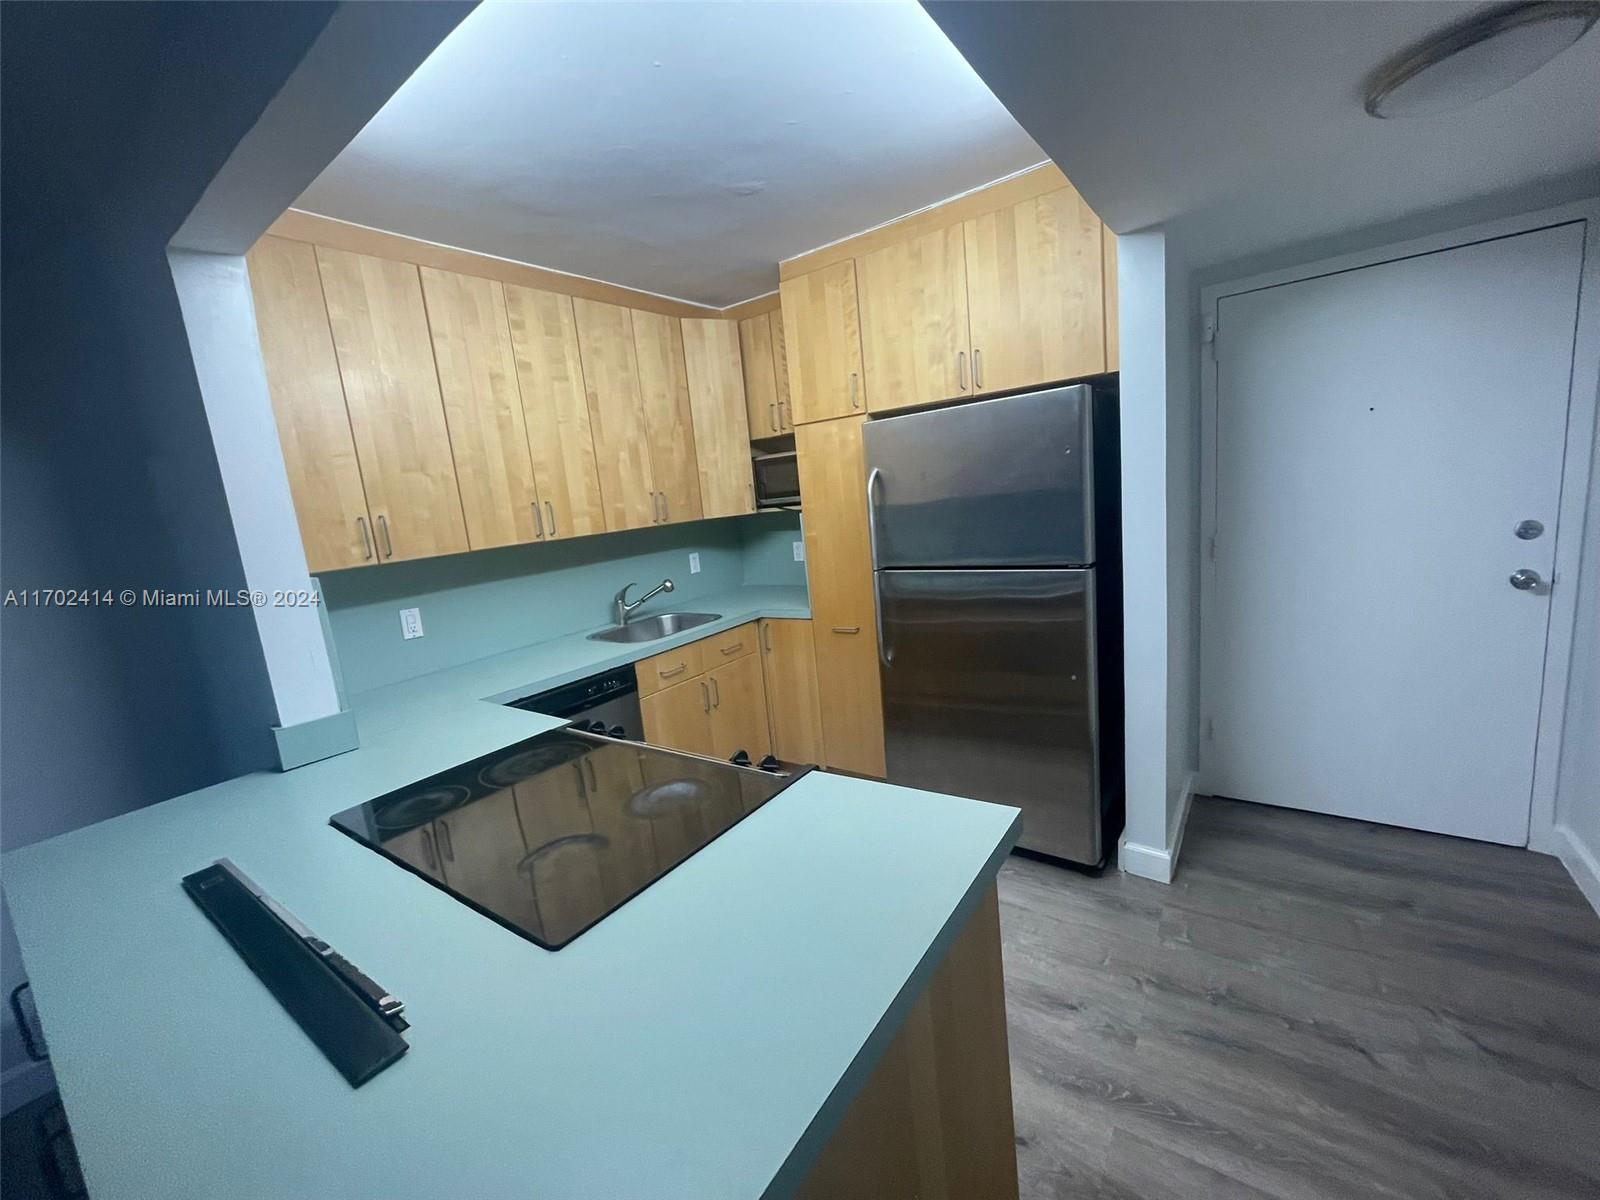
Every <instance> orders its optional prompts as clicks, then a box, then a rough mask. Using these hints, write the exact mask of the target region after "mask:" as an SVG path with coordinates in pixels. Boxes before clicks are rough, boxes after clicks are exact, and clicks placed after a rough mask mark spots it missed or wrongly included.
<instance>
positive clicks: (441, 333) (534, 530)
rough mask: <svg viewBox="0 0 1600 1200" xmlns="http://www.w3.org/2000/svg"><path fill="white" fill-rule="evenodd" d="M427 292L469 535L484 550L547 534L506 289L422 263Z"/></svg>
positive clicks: (451, 445)
mask: <svg viewBox="0 0 1600 1200" xmlns="http://www.w3.org/2000/svg"><path fill="white" fill-rule="evenodd" d="M422 296H423V299H424V301H426V303H427V310H428V328H429V330H430V332H431V333H432V336H433V361H434V363H435V365H436V367H437V369H438V374H439V390H440V392H441V394H442V395H443V397H444V415H445V422H446V424H447V425H448V426H449V429H450V455H451V457H452V458H453V459H454V460H455V466H456V480H457V482H458V483H459V484H460V486H461V507H462V510H463V512H464V513H465V514H466V521H467V541H468V542H469V543H470V544H471V546H472V548H473V549H474V550H487V549H489V548H490V547H493V546H510V545H514V544H516V543H518V542H532V541H536V540H543V538H544V535H545V528H544V526H545V522H544V513H543V511H542V510H541V509H540V508H539V494H538V491H537V490H536V489H535V487H534V479H533V459H532V458H531V457H529V454H528V430H527V424H526V418H525V417H524V415H523V408H522V396H521V393H520V392H519V391H518V388H517V364H516V358H515V356H514V355H513V354H512V351H511V330H510V328H509V327H508V326H507V323H506V301H505V293H504V291H503V290H502V289H501V286H500V284H498V283H496V282H495V281H494V280H492V279H481V278H477V277H475V276H470V275H457V274H455V273H454V272H453V271H439V270H435V269H434V268H432V267H423V268H422Z"/></svg>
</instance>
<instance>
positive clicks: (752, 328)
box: [739, 313, 783, 438]
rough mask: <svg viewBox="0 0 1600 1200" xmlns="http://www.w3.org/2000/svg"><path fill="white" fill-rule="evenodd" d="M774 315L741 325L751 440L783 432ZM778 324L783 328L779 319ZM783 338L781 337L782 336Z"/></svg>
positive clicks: (745, 392)
mask: <svg viewBox="0 0 1600 1200" xmlns="http://www.w3.org/2000/svg"><path fill="white" fill-rule="evenodd" d="M772 316H773V314H771V313H757V314H756V315H755V316H753V317H746V318H745V319H744V320H742V321H740V322H739V363H740V366H741V367H742V368H743V370H744V402H745V411H746V412H747V413H748V414H749V420H750V436H751V437H752V438H764V437H777V436H778V435H779V434H780V433H782V432H783V414H782V413H781V412H780V411H779V409H778V373H777V366H778V360H777V357H776V356H775V355H774V354H773V346H772V326H773V320H772ZM778 324H779V325H780V327H781V325H782V321H781V320H780V321H779V322H778ZM780 336H781V334H780Z"/></svg>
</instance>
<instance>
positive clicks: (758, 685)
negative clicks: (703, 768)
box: [706, 626, 772, 763]
mask: <svg viewBox="0 0 1600 1200" xmlns="http://www.w3.org/2000/svg"><path fill="white" fill-rule="evenodd" d="M750 632H751V636H752V640H754V635H755V632H756V631H755V628H754V626H751V627H750ZM706 680H707V682H709V683H710V685H711V754H712V757H714V758H731V757H732V756H733V755H734V754H737V753H738V752H739V751H740V750H743V751H744V752H745V753H746V754H748V755H749V756H750V761H751V762H753V763H756V762H760V761H761V760H762V759H763V758H765V757H766V756H767V755H769V754H771V753H772V734H771V732H770V731H769V729H768V723H767V686H766V682H765V680H764V679H763V678H762V674H761V658H760V656H759V655H757V654H744V655H741V656H740V657H738V658H735V659H733V660H732V661H731V662H725V663H723V664H722V665H721V666H718V667H713V668H712V669H711V670H710V671H707V672H706Z"/></svg>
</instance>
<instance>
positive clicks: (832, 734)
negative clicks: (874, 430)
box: [794, 417, 883, 776]
mask: <svg viewBox="0 0 1600 1200" xmlns="http://www.w3.org/2000/svg"><path fill="white" fill-rule="evenodd" d="M862 420H863V419H862V418H860V417H845V418H843V419H841V420H837V421H824V422H821V423H818V424H813V425H801V426H799V427H798V428H797V429H796V430H795V433H794V440H795V451H796V454H797V459H798V462H799V467H800V490H801V491H802V492H803V493H804V495H805V497H806V519H805V540H806V575H807V578H808V579H809V581H810V585H811V619H812V633H813V639H814V642H815V650H816V660H817V691H818V697H819V705H820V708H821V711H822V742H823V745H824V746H825V747H826V749H827V755H828V765H829V766H830V767H842V768H844V769H845V770H847V771H858V772H861V773H863V774H867V775H879V776H881V775H882V774H883V703H882V700H881V692H880V685H879V680H878V642H877V633H876V629H875V626H874V622H873V608H872V569H871V556H870V553H869V551H868V547H867V507H866V469H865V466H864V465H863V461H862V453H861V426H862Z"/></svg>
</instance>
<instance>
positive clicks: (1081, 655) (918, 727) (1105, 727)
mask: <svg viewBox="0 0 1600 1200" xmlns="http://www.w3.org/2000/svg"><path fill="white" fill-rule="evenodd" d="M863 438H864V446H865V451H866V466H867V478H866V489H867V520H868V526H867V527H868V532H869V535H870V538H871V546H872V568H873V581H874V584H875V598H876V605H877V607H876V616H877V621H878V647H879V650H878V653H879V669H880V673H881V675H882V678H883V716H884V738H885V751H886V755H887V763H888V776H889V780H890V781H891V782H893V783H903V784H906V785H909V786H912V787H919V788H925V789H927V790H929V791H936V792H948V793H954V794H956V795H961V796H970V797H972V798H974V799H978V800H993V801H996V802H998V803H1001V804H1014V805H1017V806H1018V807H1020V808H1021V809H1022V814H1023V830H1022V838H1021V843H1020V844H1021V845H1022V846H1023V847H1024V848H1027V849H1030V850H1035V851H1039V852H1041V853H1044V854H1048V855H1051V856H1054V857H1056V858H1062V859H1067V860H1070V861H1072V862H1077V863H1084V864H1090V865H1097V864H1099V863H1101V862H1103V861H1104V860H1105V857H1106V854H1107V851H1108V849H1109V845H1108V842H1109V841H1110V839H1112V838H1114V837H1115V836H1116V834H1117V832H1118V831H1119V830H1120V828H1121V811H1122V780H1123V772H1122V645H1121V640H1122V638H1121V613H1122V595H1121V560H1120V549H1121V523H1120V519H1119V508H1118V499H1119V493H1118V486H1117V484H1118V478H1119V463H1118V453H1117V393H1116V384H1115V380H1114V379H1108V380H1106V381H1104V382H1099V381H1097V382H1095V383H1085V384H1072V385H1064V386H1059V387H1052V388H1047V389H1043V390H1040V391H1035V392H1028V393H1025V394H1019V395H1012V396H1004V397H999V398H996V399H989V400H979V401H973V402H969V403H964V404H958V405H954V406H951V407H948V408H939V409H933V410H929V411H925V412H916V413H908V414H905V415H902V416H894V417H885V418H881V419H874V420H871V421H868V422H867V425H866V428H865V432H864V435H863Z"/></svg>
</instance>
